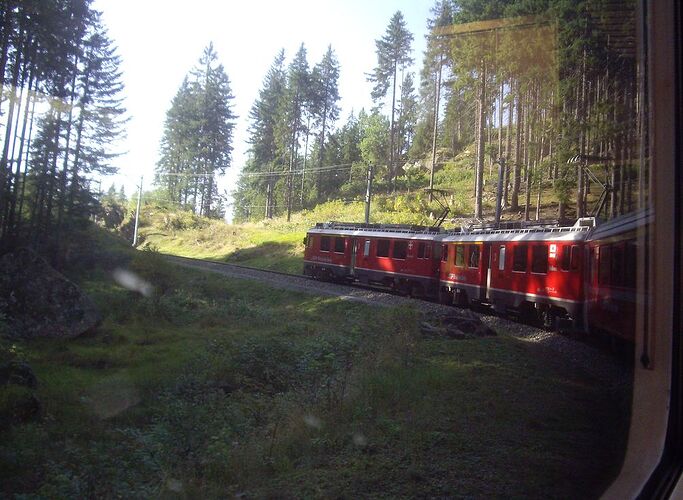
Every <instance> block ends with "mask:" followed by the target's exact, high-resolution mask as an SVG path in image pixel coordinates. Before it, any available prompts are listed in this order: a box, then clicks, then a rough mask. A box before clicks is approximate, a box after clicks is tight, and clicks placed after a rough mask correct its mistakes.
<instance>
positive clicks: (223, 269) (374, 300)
mask: <svg viewBox="0 0 683 500" xmlns="http://www.w3.org/2000/svg"><path fill="white" fill-rule="evenodd" d="M164 257H165V258H166V259H167V260H168V261H170V262H173V263H175V264H178V265H181V266H184V267H188V268H193V269H200V270H204V271H211V272H215V273H218V274H222V275H224V276H227V277H229V278H235V279H243V280H249V281H258V282H260V283H264V284H265V285H267V286H269V287H273V288H279V289H285V290H292V291H296V292H301V293H307V294H311V295H325V296H331V297H339V298H340V299H341V300H348V301H350V302H359V303H363V304H367V305H371V306H375V307H401V306H403V307H408V306H410V307H414V308H417V309H418V310H419V311H421V312H422V313H423V314H425V316H426V317H429V315H434V314H436V315H448V313H449V311H452V310H453V307H452V306H447V305H443V304H438V303H436V302H428V301H424V300H417V299H411V298H408V297H402V296H399V295H396V294H395V293H388V292H383V291H381V290H377V289H374V288H365V287H361V286H350V285H344V284H340V283H331V282H325V281H317V280H312V279H310V278H307V277H304V276H297V275H292V274H287V273H283V272H279V271H270V270H264V269H255V268H252V267H246V266H240V265H236V264H228V263H224V262H213V261H206V260H201V259H192V258H189V257H179V256H175V255H164ZM474 314H476V315H477V316H478V317H479V318H480V319H481V321H482V322H483V323H484V324H485V325H486V326H488V327H489V328H491V329H493V330H494V331H495V332H496V333H498V334H499V335H504V336H508V337H513V338H516V339H518V340H520V341H523V342H531V343H534V344H539V345H543V346H544V347H546V348H548V349H550V350H551V351H553V352H555V353H557V354H559V355H561V356H562V357H563V358H564V359H566V360H567V361H568V362H570V363H571V364H573V365H575V366H577V367H580V368H581V369H582V370H584V371H585V372H586V373H588V374H589V375H590V376H593V377H596V378H600V379H603V380H606V381H608V382H609V383H610V385H613V386H615V387H620V386H623V385H624V384H630V383H631V380H630V370H629V369H628V368H627V367H626V366H625V364H626V363H624V362H623V361H620V360H618V359H615V357H614V356H613V355H611V354H610V353H608V352H605V350H604V349H599V348H597V347H596V346H594V345H590V344H588V343H586V342H582V341H580V340H578V339H576V338H571V337H567V336H565V335H561V334H558V333H556V332H550V331H545V330H542V329H539V328H536V327H534V326H532V325H528V324H524V323H519V322H517V321H513V320H510V319H507V318H504V317H501V316H496V315H493V314H481V313H478V312H474Z"/></svg>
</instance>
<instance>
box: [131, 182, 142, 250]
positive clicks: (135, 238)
mask: <svg viewBox="0 0 683 500" xmlns="http://www.w3.org/2000/svg"><path fill="white" fill-rule="evenodd" d="M141 199H142V176H140V185H139V186H138V204H137V207H136V208H135V230H134V231H133V246H135V245H137V243H138V225H139V223H140V200H141Z"/></svg>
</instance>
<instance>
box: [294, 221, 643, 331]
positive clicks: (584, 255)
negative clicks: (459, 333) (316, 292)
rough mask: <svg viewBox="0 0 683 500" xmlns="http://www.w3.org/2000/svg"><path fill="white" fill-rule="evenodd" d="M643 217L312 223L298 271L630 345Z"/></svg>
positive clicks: (637, 298) (640, 298)
mask: <svg viewBox="0 0 683 500" xmlns="http://www.w3.org/2000/svg"><path fill="white" fill-rule="evenodd" d="M649 221H650V217H649V214H648V212H646V211H642V212H637V213H635V214H630V215H627V216H624V217H620V218H617V219H613V220H612V221H610V222H608V223H605V224H596V221H595V219H593V218H583V219H579V220H578V221H577V222H576V224H574V225H573V226H569V227H563V226H559V225H550V224H546V225H535V226H527V227H523V226H522V225H521V224H519V223H517V224H516V227H511V226H512V225H511V224H508V227H506V228H501V227H499V228H490V227H489V228H487V227H480V228H475V229H471V230H459V231H450V232H446V231H443V230H440V229H438V228H430V227H424V226H405V225H381V224H353V223H339V222H330V223H319V224H316V226H315V227H314V228H312V229H310V230H309V231H308V234H307V235H306V240H305V242H306V249H305V253H304V274H305V275H307V276H312V277H314V278H318V279H327V280H342V281H346V282H360V283H364V284H369V285H379V286H383V287H388V288H391V289H394V290H397V291H399V292H402V293H406V294H410V295H412V296H417V297H427V298H438V300H439V301H440V302H442V303H447V304H455V305H459V306H466V305H469V304H474V303H480V304H487V305H490V306H491V307H492V308H493V309H494V310H495V311H496V312H499V313H513V314H516V315H519V316H523V317H526V318H538V319H541V320H542V321H543V323H544V324H545V326H547V327H553V328H554V327H557V326H558V322H560V321H571V322H572V323H573V326H574V327H575V328H584V329H585V330H587V331H596V330H601V331H604V332H607V333H609V334H611V335H615V336H618V337H621V338H623V339H625V340H627V341H632V340H633V324H634V321H633V315H634V311H635V303H636V300H642V299H643V298H642V297H639V296H638V295H637V293H636V286H635V269H636V265H635V262H636V260H635V259H636V258H637V255H638V252H639V251H638V248H639V246H638V243H637V241H638V231H639V230H640V229H642V228H645V227H647V225H648V224H649Z"/></svg>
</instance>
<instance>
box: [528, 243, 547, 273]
mask: <svg viewBox="0 0 683 500" xmlns="http://www.w3.org/2000/svg"><path fill="white" fill-rule="evenodd" d="M531 272H532V273H538V274H546V273H547V272H548V246H547V245H535V246H533V247H531Z"/></svg>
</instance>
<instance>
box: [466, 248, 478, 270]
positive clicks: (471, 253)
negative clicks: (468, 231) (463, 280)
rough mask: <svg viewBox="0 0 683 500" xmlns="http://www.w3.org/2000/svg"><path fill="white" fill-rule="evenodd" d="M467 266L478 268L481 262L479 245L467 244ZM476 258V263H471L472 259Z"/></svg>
mask: <svg viewBox="0 0 683 500" xmlns="http://www.w3.org/2000/svg"><path fill="white" fill-rule="evenodd" d="M467 246H468V249H467V267H468V268H470V269H479V265H480V263H481V250H480V249H479V246H480V245H467ZM475 258H476V263H474V265H472V264H473V262H472V259H475Z"/></svg>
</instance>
